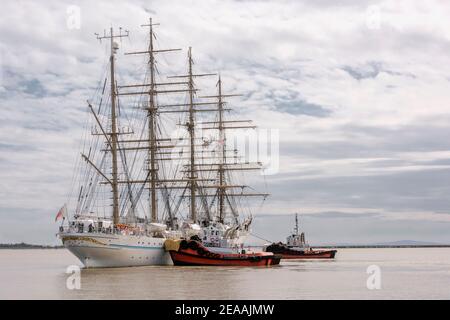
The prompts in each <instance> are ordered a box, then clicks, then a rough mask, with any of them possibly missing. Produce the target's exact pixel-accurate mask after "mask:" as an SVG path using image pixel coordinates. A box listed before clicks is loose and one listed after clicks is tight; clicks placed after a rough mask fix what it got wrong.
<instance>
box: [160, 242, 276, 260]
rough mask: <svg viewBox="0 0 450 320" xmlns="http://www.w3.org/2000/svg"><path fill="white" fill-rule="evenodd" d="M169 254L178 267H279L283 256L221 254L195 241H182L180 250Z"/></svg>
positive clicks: (171, 251)
mask: <svg viewBox="0 0 450 320" xmlns="http://www.w3.org/2000/svg"><path fill="white" fill-rule="evenodd" d="M166 250H167V246H166ZM169 253H170V256H171V257H172V261H173V264H174V265H176V266H239V267H265V266H273V265H277V264H279V263H280V260H281V256H279V255H275V254H273V253H268V252H255V253H244V254H219V253H215V252H212V251H210V250H208V248H206V247H204V246H203V245H202V244H201V243H199V242H198V241H195V240H191V241H186V240H182V241H181V242H180V244H179V247H178V249H176V247H175V248H173V247H172V248H171V249H169Z"/></svg>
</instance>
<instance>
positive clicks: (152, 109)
mask: <svg viewBox="0 0 450 320" xmlns="http://www.w3.org/2000/svg"><path fill="white" fill-rule="evenodd" d="M148 26H149V28H150V45H149V68H150V88H149V107H148V114H147V116H148V130H149V151H150V199H151V200H150V207H151V221H152V222H156V221H158V212H157V204H156V202H157V199H156V167H155V164H156V163H155V162H156V161H155V152H156V132H155V127H156V122H155V118H156V110H157V108H156V105H155V95H154V94H153V93H154V92H155V56H154V54H153V36H154V35H153V24H152V18H150V24H149V25H148Z"/></svg>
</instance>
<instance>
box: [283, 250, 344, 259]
mask: <svg viewBox="0 0 450 320" xmlns="http://www.w3.org/2000/svg"><path fill="white" fill-rule="evenodd" d="M336 252H337V251H336V250H312V251H306V252H301V253H299V254H297V253H296V254H291V253H281V257H282V259H334V256H335V255H336Z"/></svg>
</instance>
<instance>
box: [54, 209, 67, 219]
mask: <svg viewBox="0 0 450 320" xmlns="http://www.w3.org/2000/svg"><path fill="white" fill-rule="evenodd" d="M66 212H67V206H66V205H63V206H62V208H61V209H59V211H58V213H57V214H56V217H55V222H56V221H58V220H59V219H61V218H64V217H65V216H66Z"/></svg>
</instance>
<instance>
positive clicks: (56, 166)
mask: <svg viewBox="0 0 450 320" xmlns="http://www.w3.org/2000/svg"><path fill="white" fill-rule="evenodd" d="M69 5H77V6H79V7H80V9H81V25H80V27H81V28H80V29H69V28H67V18H68V13H67V7H68V6H69ZM369 6H375V7H376V8H378V10H379V13H380V21H379V28H369V27H368V24H367V19H368V18H370V17H368V10H367V9H368V7H369ZM449 9H450V8H449V5H448V4H445V3H443V2H441V1H429V2H426V3H424V2H420V1H390V0H386V1H356V0H355V1H352V0H348V1H339V2H336V1H328V0H323V1H313V2H311V1H293V0H285V1H280V2H277V3H275V2H267V1H208V2H202V3H198V2H194V1H170V2H167V1H152V2H151V3H149V2H147V1H135V2H128V3H119V2H108V1H96V2H92V1H71V2H63V1H56V0H47V1H40V2H33V1H21V2H14V1H8V2H6V3H4V4H3V10H2V19H0V28H1V29H2V30H3V32H2V34H1V35H0V37H1V38H0V40H1V41H0V63H1V69H0V70H1V76H0V81H1V83H0V98H1V102H0V104H1V110H2V116H1V117H0V123H1V126H0V136H1V137H2V142H1V144H0V170H1V181H0V187H1V188H2V194H1V195H0V203H1V206H0V207H1V209H0V222H4V221H7V222H8V223H7V224H3V223H0V236H1V237H0V239H3V240H2V241H7V240H8V239H14V240H16V239H17V241H20V239H24V240H27V241H35V242H46V241H47V242H48V241H53V230H54V226H53V224H52V222H51V220H52V219H51V214H50V213H52V212H56V211H57V210H58V209H59V207H60V206H61V204H62V203H64V202H65V201H66V200H67V193H68V191H69V190H70V189H71V182H72V181H71V178H72V172H73V167H74V162H75V161H76V160H75V159H77V157H78V154H79V149H80V140H81V137H82V136H83V132H84V131H85V129H87V131H89V128H88V122H87V118H88V113H87V110H86V102H85V101H86V100H88V99H92V98H93V97H95V92H96V90H97V88H98V87H101V86H102V83H103V81H104V79H105V76H107V59H108V57H107V52H108V49H107V46H106V44H105V43H102V44H100V43H98V41H97V40H96V39H95V37H94V35H93V34H94V33H95V32H99V33H102V31H103V29H104V28H109V27H110V26H111V25H113V26H114V27H119V26H122V27H124V28H127V29H129V30H130V34H131V37H130V39H127V40H124V41H122V43H120V47H121V48H120V53H123V52H126V51H133V50H142V49H145V47H146V36H147V34H146V31H145V29H142V28H140V24H142V23H145V22H146V21H147V20H148V18H149V13H151V15H152V16H153V18H154V19H155V20H157V22H160V23H161V25H160V26H158V27H157V32H158V37H157V40H156V41H157V45H158V47H161V48H183V49H186V48H187V47H188V46H192V47H193V52H194V59H195V68H196V71H198V72H220V73H221V76H222V79H223V81H224V86H225V90H226V92H239V93H244V96H243V97H242V99H237V100H230V102H229V106H230V107H234V108H235V111H234V113H232V114H231V115H237V116H239V117H242V118H245V119H254V122H255V123H256V124H258V126H259V127H261V128H273V129H279V131H280V140H281V141H280V150H281V154H280V164H281V168H280V169H281V170H280V173H279V174H278V175H275V176H269V177H266V180H267V182H268V188H267V189H268V191H271V192H272V193H273V196H272V197H271V198H270V199H268V200H267V201H266V203H265V206H264V207H263V208H262V209H260V208H258V207H256V211H259V212H260V213H262V214H270V213H273V214H283V213H286V212H295V211H296V210H298V209H299V208H300V209H302V208H303V209H305V210H307V211H308V212H310V213H311V214H319V215H318V216H316V218H317V219H319V218H318V217H320V215H322V217H321V219H320V220H321V221H323V220H325V219H328V218H325V216H326V217H328V213H329V212H335V213H339V212H340V213H341V218H342V220H343V221H344V220H345V221H347V220H348V219H351V217H350V216H346V215H349V214H351V215H354V217H360V218H358V219H355V220H357V221H359V222H355V224H354V226H352V228H357V227H358V226H359V227H360V230H366V231H367V230H369V229H368V227H367V226H368V225H369V223H370V221H372V223H374V224H376V225H377V226H379V227H377V228H374V230H376V232H375V231H374V233H376V234H374V235H373V239H375V238H376V237H377V236H378V237H379V239H378V240H381V238H385V237H386V233H387V232H388V231H389V232H392V234H394V235H395V232H397V231H398V228H400V225H401V224H400V223H399V224H396V226H397V227H398V228H397V229H395V230H394V229H390V228H388V227H386V225H387V222H386V221H391V220H392V219H394V218H396V219H402V220H403V221H409V222H407V223H406V222H405V225H408V223H411V224H414V223H415V221H416V220H420V221H424V223H429V225H428V227H427V228H429V229H427V230H428V231H427V235H430V234H431V232H429V230H433V228H434V230H436V232H442V230H443V228H444V227H443V226H444V225H445V226H447V225H446V224H443V226H439V227H438V226H437V224H434V222H436V221H447V214H448V212H449V208H450V203H449V200H448V197H447V195H448V191H450V190H449V185H448V181H449V180H448V178H449V177H448V175H449V172H450V168H449V161H450V160H449V159H450V157H449V155H448V150H450V142H449V140H448V139H446V137H448V136H449V134H450V132H449V130H450V129H449V128H450V116H449V111H448V101H450V90H448V85H449V84H448V81H449V77H448V74H449V73H450V66H449V65H448V63H447V52H448V51H449V49H450V45H449V42H448V39H449V38H450V31H449V30H450V28H449V27H450V22H449V21H448V19H447V17H446V15H445V13H446V12H448V10H449ZM185 55H186V52H185V51H184V52H183V53H181V54H178V53H173V54H171V55H170V56H166V57H165V58H160V60H159V65H158V67H159V68H160V70H161V71H162V72H163V73H164V75H165V74H177V73H179V72H182V71H184V70H185V67H186V57H185ZM144 71H145V59H144V58H143V57H142V59H139V58H138V59H130V58H129V57H126V56H122V55H119V57H118V79H119V81H120V82H121V83H131V82H133V81H134V80H136V79H138V78H139V77H141V76H142V75H143V73H144ZM161 77H163V74H162V75H161ZM212 82H214V81H209V80H207V79H205V80H199V82H198V84H199V85H200V86H202V89H204V91H203V92H210V91H212V90H215V88H214V83H212ZM123 103H124V108H125V107H126V106H125V104H126V102H125V100H124V102H123ZM133 117H134V118H133ZM130 118H132V120H133V119H134V120H136V119H137V115H136V114H131V115H130ZM134 120H133V121H134ZM130 121H131V120H130ZM250 179H252V178H250ZM256 182H257V183H258V186H260V187H263V186H264V183H261V182H258V181H256ZM31 211H32V212H33V216H32V217H33V218H32V219H31V218H30V215H29V212H31ZM321 212H322V213H321ZM11 215H12V216H11ZM330 216H331V214H330ZM352 217H353V216H352ZM316 218H314V219H316ZM336 219H337V218H336ZM24 220H27V221H28V222H27V223H30V224H32V225H35V226H36V228H32V227H30V230H29V233H27V234H24V233H23V232H20V231H19V226H20V225H21V224H23V223H24ZM331 220H332V219H331ZM283 221H284V220H283ZM380 221H381V222H380ZM280 223H281V222H280ZM283 223H288V222H287V221H284V222H283ZM366 223H367V224H366ZM414 226H415V227H414V228H412V229H411V230H412V231H411V234H410V236H408V234H403V236H402V238H403V239H404V238H414V237H417V238H418V239H419V238H421V234H420V229H418V228H416V227H417V226H418V224H414ZM284 227H286V225H285V226H284ZM341 227H342V228H344V229H345V228H350V227H348V226H347V227H346V225H345V224H344V223H342V225H341ZM383 227H385V228H386V230H388V231H386V232H384V231H383ZM16 229H17V230H18V231H15V230H16ZM329 231H330V232H332V229H331V228H330V230H329ZM267 232H268V233H270V230H267ZM343 232H344V231H343ZM356 233H358V232H356ZM356 233H355V234H356ZM358 234H359V233H358ZM371 237H372V235H371ZM421 239H422V240H426V239H423V238H421ZM430 240H431V238H430ZM448 240H450V239H448Z"/></svg>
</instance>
